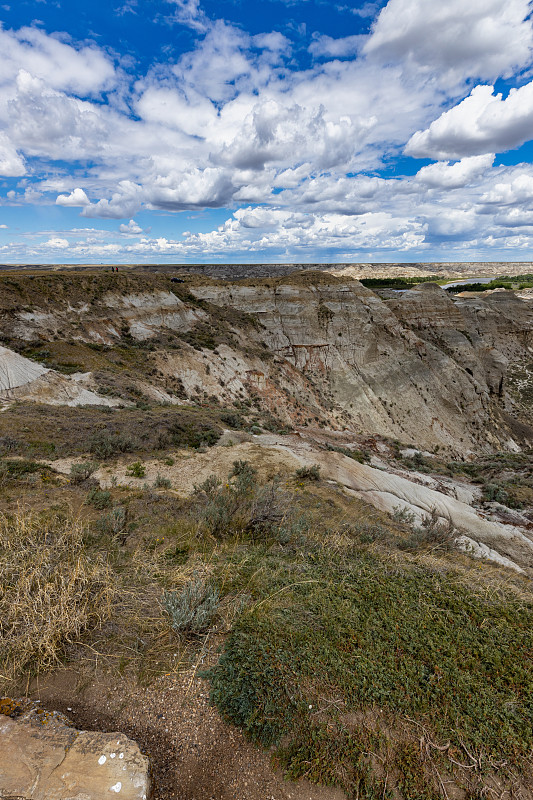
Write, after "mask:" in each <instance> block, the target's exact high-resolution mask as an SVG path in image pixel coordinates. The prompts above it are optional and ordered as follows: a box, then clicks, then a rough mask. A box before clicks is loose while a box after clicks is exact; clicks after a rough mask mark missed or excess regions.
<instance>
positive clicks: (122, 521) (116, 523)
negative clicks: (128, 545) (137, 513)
mask: <svg viewBox="0 0 533 800" xmlns="http://www.w3.org/2000/svg"><path fill="white" fill-rule="evenodd" d="M125 525H126V509H125V508H124V507H123V506H115V508H113V509H112V510H111V511H110V512H109V514H105V515H104V516H103V517H100V519H98V520H97V521H96V527H97V528H98V530H99V531H100V533H109V534H112V535H115V536H116V535H117V534H118V533H121V532H122V531H123V530H124V527H125Z"/></svg>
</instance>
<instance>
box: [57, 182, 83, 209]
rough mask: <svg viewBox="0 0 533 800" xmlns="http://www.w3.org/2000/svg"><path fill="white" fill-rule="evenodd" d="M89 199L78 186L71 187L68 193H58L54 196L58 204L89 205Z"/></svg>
mask: <svg viewBox="0 0 533 800" xmlns="http://www.w3.org/2000/svg"><path fill="white" fill-rule="evenodd" d="M90 203H91V201H90V200H89V198H88V197H87V195H86V194H85V192H84V191H83V189H80V188H79V187H78V188H76V189H73V190H72V192H71V193H70V194H60V195H58V196H57V198H56V204H57V205H58V206H79V207H83V206H88V205H90Z"/></svg>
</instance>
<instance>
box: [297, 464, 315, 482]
mask: <svg viewBox="0 0 533 800" xmlns="http://www.w3.org/2000/svg"><path fill="white" fill-rule="evenodd" d="M294 474H295V475H296V477H297V478H300V480H305V481H318V480H320V466H319V465H318V464H313V466H312V467H300V469H297V470H296V472H295V473H294Z"/></svg>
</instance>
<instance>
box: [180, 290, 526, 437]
mask: <svg viewBox="0 0 533 800" xmlns="http://www.w3.org/2000/svg"><path fill="white" fill-rule="evenodd" d="M191 291H192V292H193V293H194V294H195V295H196V296H197V297H199V298H202V299H203V300H208V301H209V302H211V303H213V304H217V305H223V306H233V307H235V308H237V309H239V310H240V311H245V312H247V313H249V314H253V315H254V316H256V317H257V318H258V319H259V320H260V322H261V325H262V326H263V327H262V333H261V336H262V338H263V340H264V342H265V343H266V344H267V345H268V348H269V349H270V350H272V351H274V352H275V353H276V354H277V355H278V356H279V357H281V358H282V359H283V360H284V361H285V362H289V363H290V364H292V365H293V366H294V367H295V368H296V369H297V370H298V371H299V372H300V373H302V374H304V375H305V376H307V377H308V378H310V379H311V381H312V382H313V384H314V386H320V388H321V391H322V398H323V400H322V405H323V407H325V408H328V407H329V408H330V409H331V411H330V415H329V417H330V420H331V421H334V422H335V423H336V424H337V426H339V425H345V426H348V427H354V428H355V429H356V430H360V431H368V432H379V433H381V434H383V435H386V436H392V437H397V438H399V439H401V440H403V441H410V442H417V443H418V444H419V445H420V446H422V447H430V448H433V447H435V446H437V445H438V446H439V447H443V448H449V449H450V450H452V451H453V450H455V451H457V450H462V451H463V452H467V451H468V450H471V449H474V448H477V447H479V446H483V445H484V446H489V447H490V446H511V447H513V446H516V443H514V444H513V443H512V441H511V439H512V437H511V435H510V432H509V429H506V426H505V424H504V423H503V422H502V420H501V418H500V416H499V414H498V406H497V404H496V403H495V402H494V400H493V398H492V395H496V396H498V393H499V391H500V385H501V382H502V374H503V372H504V371H505V367H506V356H505V354H504V353H502V352H501V351H500V350H498V349H497V348H496V347H495V346H494V345H493V342H492V340H491V339H489V340H484V339H483V337H482V335H481V333H477V334H475V337H476V342H475V346H474V345H472V344H471V343H470V341H469V338H468V337H469V335H470V336H471V337H473V336H474V333H472V334H469V332H468V329H469V327H470V328H472V327H473V326H472V324H470V325H468V324H467V323H466V322H465V320H464V315H463V313H462V311H461V310H460V309H456V308H455V306H454V304H453V301H452V300H451V299H450V298H449V296H448V295H446V293H445V292H444V291H443V290H441V289H440V288H439V287H433V288H431V287H430V289H429V290H427V289H426V291H424V292H409V293H406V294H408V295H409V297H408V298H406V300H403V299H402V300H398V301H397V302H396V304H395V303H390V304H389V303H386V302H384V301H383V300H381V298H379V297H378V296H377V295H375V294H374V293H373V292H372V291H370V290H369V289H366V288H364V287H363V286H362V285H361V284H360V283H358V282H356V281H344V280H334V279H331V278H325V277H324V276H322V275H308V276H306V278H305V280H304V279H303V278H302V277H301V278H299V279H295V278H291V279H284V280H280V281H264V282H260V283H256V284H251V283H250V282H246V283H244V282H243V283H235V284H230V285H228V284H215V283H211V284H203V285H199V286H193V287H192V288H191ZM419 319H420V323H419V322H418V320H419ZM415 323H416V324H415ZM487 423H490V424H487ZM532 434H533V432H532Z"/></svg>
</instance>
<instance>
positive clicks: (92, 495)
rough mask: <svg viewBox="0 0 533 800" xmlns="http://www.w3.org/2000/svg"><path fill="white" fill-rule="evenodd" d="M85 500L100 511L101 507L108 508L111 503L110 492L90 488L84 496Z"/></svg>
mask: <svg viewBox="0 0 533 800" xmlns="http://www.w3.org/2000/svg"><path fill="white" fill-rule="evenodd" d="M85 502H86V503H87V504H88V505H90V506H94V507H95V508H97V509H98V510H99V511H101V510H102V509H103V508H108V507H109V506H110V505H111V492H108V491H105V490H102V489H97V488H96V487H95V488H94V489H91V491H90V492H89V494H88V495H87V497H86V498H85Z"/></svg>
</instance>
